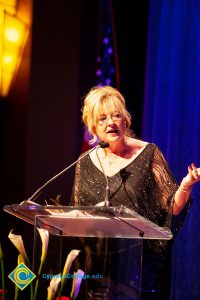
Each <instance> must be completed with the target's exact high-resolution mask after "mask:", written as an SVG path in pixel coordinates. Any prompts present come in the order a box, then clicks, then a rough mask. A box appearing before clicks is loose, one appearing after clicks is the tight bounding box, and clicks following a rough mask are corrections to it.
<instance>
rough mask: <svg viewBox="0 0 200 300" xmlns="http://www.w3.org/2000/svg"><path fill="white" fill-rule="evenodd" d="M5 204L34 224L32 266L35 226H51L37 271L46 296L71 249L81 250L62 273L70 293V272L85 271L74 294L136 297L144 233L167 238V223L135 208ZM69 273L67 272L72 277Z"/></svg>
mask: <svg viewBox="0 0 200 300" xmlns="http://www.w3.org/2000/svg"><path fill="white" fill-rule="evenodd" d="M4 210H5V211H6V212H8V213H10V214H12V215H14V216H16V217H18V218H20V219H22V220H24V221H26V222H29V223H31V224H33V225H34V245H33V272H34V273H36V274H37V270H38V268H39V264H40V255H38V253H41V239H40V236H39V233H38V228H41V229H46V230H47V231H48V232H49V245H48V252H47V257H46V260H45V264H44V265H43V268H42V274H40V284H39V293H38V295H39V296H40V299H46V293H47V287H48V286H49V283H50V278H51V277H52V276H55V275H56V274H62V272H63V267H64V264H65V261H66V258H67V255H68V254H69V252H70V251H71V250H73V249H77V250H79V251H80V252H79V254H78V256H77V257H76V259H75V260H74V262H73V264H72V267H71V269H70V274H65V276H68V277H67V284H66V287H65V290H64V295H65V296H67V295H68V296H69V295H70V290H71V287H72V274H73V273H74V272H76V271H77V270H78V269H81V270H83V271H84V276H83V278H82V283H81V289H80V293H79V296H78V297H77V300H89V299H94V300H95V299H108V300H139V299H140V294H141V274H142V271H141V270H142V254H143V240H144V239H159V240H169V239H171V238H172V234H171V231H170V230H169V229H168V228H163V227H159V226H158V225H156V224H154V223H152V222H150V221H149V220H147V219H145V218H144V217H142V216H140V215H139V214H138V213H137V212H135V211H133V210H130V209H128V208H126V207H124V206H121V207H91V206H90V207H88V206H84V207H76V208H75V207H74V206H73V207H70V206H49V205H47V206H41V205H37V204H35V203H29V202H28V201H25V202H24V203H23V204H22V205H19V204H12V205H9V206H5V207H4ZM70 276H71V277H70Z"/></svg>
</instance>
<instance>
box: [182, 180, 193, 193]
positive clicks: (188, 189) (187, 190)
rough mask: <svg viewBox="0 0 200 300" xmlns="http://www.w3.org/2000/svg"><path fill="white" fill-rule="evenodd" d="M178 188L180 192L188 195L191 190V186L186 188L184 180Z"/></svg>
mask: <svg viewBox="0 0 200 300" xmlns="http://www.w3.org/2000/svg"><path fill="white" fill-rule="evenodd" d="M180 188H181V190H182V191H183V192H184V193H188V192H190V191H191V190H192V186H188V185H187V184H186V183H185V182H184V179H183V180H182V182H181V185H180Z"/></svg>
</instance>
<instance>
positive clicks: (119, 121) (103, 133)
mask: <svg viewBox="0 0 200 300" xmlns="http://www.w3.org/2000/svg"><path fill="white" fill-rule="evenodd" d="M95 129H96V133H97V135H98V137H99V139H100V140H102V141H104V142H108V143H109V144H111V143H118V142H119V141H120V140H122V139H123V138H124V135H125V132H126V122H125V119H124V116H123V115H122V114H121V113H120V112H118V111H116V110H114V111H111V112H109V113H102V114H100V115H99V116H98V117H97V122H96V127H95Z"/></svg>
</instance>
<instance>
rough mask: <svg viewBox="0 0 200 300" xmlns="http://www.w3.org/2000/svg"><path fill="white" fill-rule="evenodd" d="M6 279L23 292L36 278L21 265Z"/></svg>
mask: <svg viewBox="0 0 200 300" xmlns="http://www.w3.org/2000/svg"><path fill="white" fill-rule="evenodd" d="M8 277H9V278H10V279H11V280H12V281H13V282H14V283H15V284H16V285H17V286H18V287H19V288H20V289H21V290H23V289H25V287H26V286H27V285H29V283H31V281H33V279H34V278H35V277H36V276H35V274H34V273H33V272H32V271H31V270H30V269H29V268H28V267H27V266H26V265H24V264H23V263H21V264H20V265H18V266H17V267H16V268H15V269H14V271H12V273H10V275H9V276H8Z"/></svg>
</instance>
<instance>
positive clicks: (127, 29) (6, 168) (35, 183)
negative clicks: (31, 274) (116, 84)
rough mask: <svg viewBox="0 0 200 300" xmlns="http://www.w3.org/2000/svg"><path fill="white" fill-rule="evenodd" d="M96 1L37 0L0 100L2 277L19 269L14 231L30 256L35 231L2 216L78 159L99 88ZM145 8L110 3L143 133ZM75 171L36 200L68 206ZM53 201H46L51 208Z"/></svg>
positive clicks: (124, 81)
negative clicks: (92, 95) (87, 101)
mask: <svg viewBox="0 0 200 300" xmlns="http://www.w3.org/2000/svg"><path fill="white" fill-rule="evenodd" d="M100 2H101V1H93V0H75V1H74V0H59V3H58V5H56V4H55V1H52V0H48V1H47V0H43V1H41V0H34V2H33V21H32V33H31V34H30V36H29V39H28V41H27V44H26V47H25V49H24V53H23V59H22V63H21V66H20V69H19V72H18V74H17V78H16V80H15V83H14V85H13V87H12V90H11V92H10V94H9V96H8V97H6V98H1V99H0V135H1V148H0V182H1V189H0V198H1V224H2V226H1V231H0V233H1V239H2V247H3V250H4V252H5V254H6V257H9V264H7V265H6V274H9V273H10V272H11V271H12V270H13V268H14V267H15V266H16V257H17V251H16V250H15V249H14V246H12V245H11V243H10V242H9V241H8V239H7V236H8V233H9V231H10V230H11V229H14V231H13V232H14V233H16V234H21V235H22V237H23V239H24V243H25V247H26V250H27V252H28V255H29V257H31V256H32V245H33V226H32V225H29V224H27V223H25V222H23V221H21V220H19V219H17V218H15V217H14V216H11V215H9V214H8V213H6V212H3V207H4V205H9V204H13V203H20V202H21V201H23V200H25V199H27V198H28V197H29V196H30V195H32V194H33V193H34V192H35V191H36V190H37V189H38V188H39V187H40V186H41V185H43V184H44V183H45V182H46V181H47V180H48V179H49V178H51V177H52V176H54V175H55V174H57V173H58V172H60V171H61V170H62V169H64V168H65V167H66V166H67V165H69V164H70V163H72V162H73V161H74V160H76V159H77V158H78V156H79V154H80V149H81V143H82V135H83V131H84V127H83V124H82V123H81V106H82V98H83V97H84V95H85V94H86V93H87V92H88V90H89V89H90V88H91V87H92V86H94V85H96V76H95V71H96V55H97V43H98V34H97V33H98V26H99V22H98V16H99V5H100ZM148 6H149V2H148V1H145V0H144V1H142V0H141V1H128V0H123V1H120V0H115V1H113V13H114V19H115V30H116V32H115V34H116V40H117V49H118V58H119V69H120V91H121V92H122V93H123V94H124V96H125V98H126V100H127V105H128V109H129V111H130V112H131V114H132V118H133V125H132V128H133V129H134V130H135V132H136V134H137V135H138V136H140V134H141V123H142V121H141V120H142V104H143V93H144V77H145V60H146V44H147V30H148V8H149V7H148ZM73 175H74V168H72V169H71V170H70V171H69V172H68V173H67V174H64V175H63V176H61V177H60V178H59V179H57V180H56V181H55V182H54V183H52V184H51V185H49V187H48V188H46V189H45V190H44V192H43V193H42V195H40V196H39V197H38V199H37V201H38V203H42V204H43V203H44V199H46V200H47V201H48V203H50V204H51V201H50V200H49V198H55V197H56V196H57V195H60V194H61V203H62V204H63V205H67V204H68V201H69V198H70V194H71V189H72V185H73ZM49 201H50V202H49Z"/></svg>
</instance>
